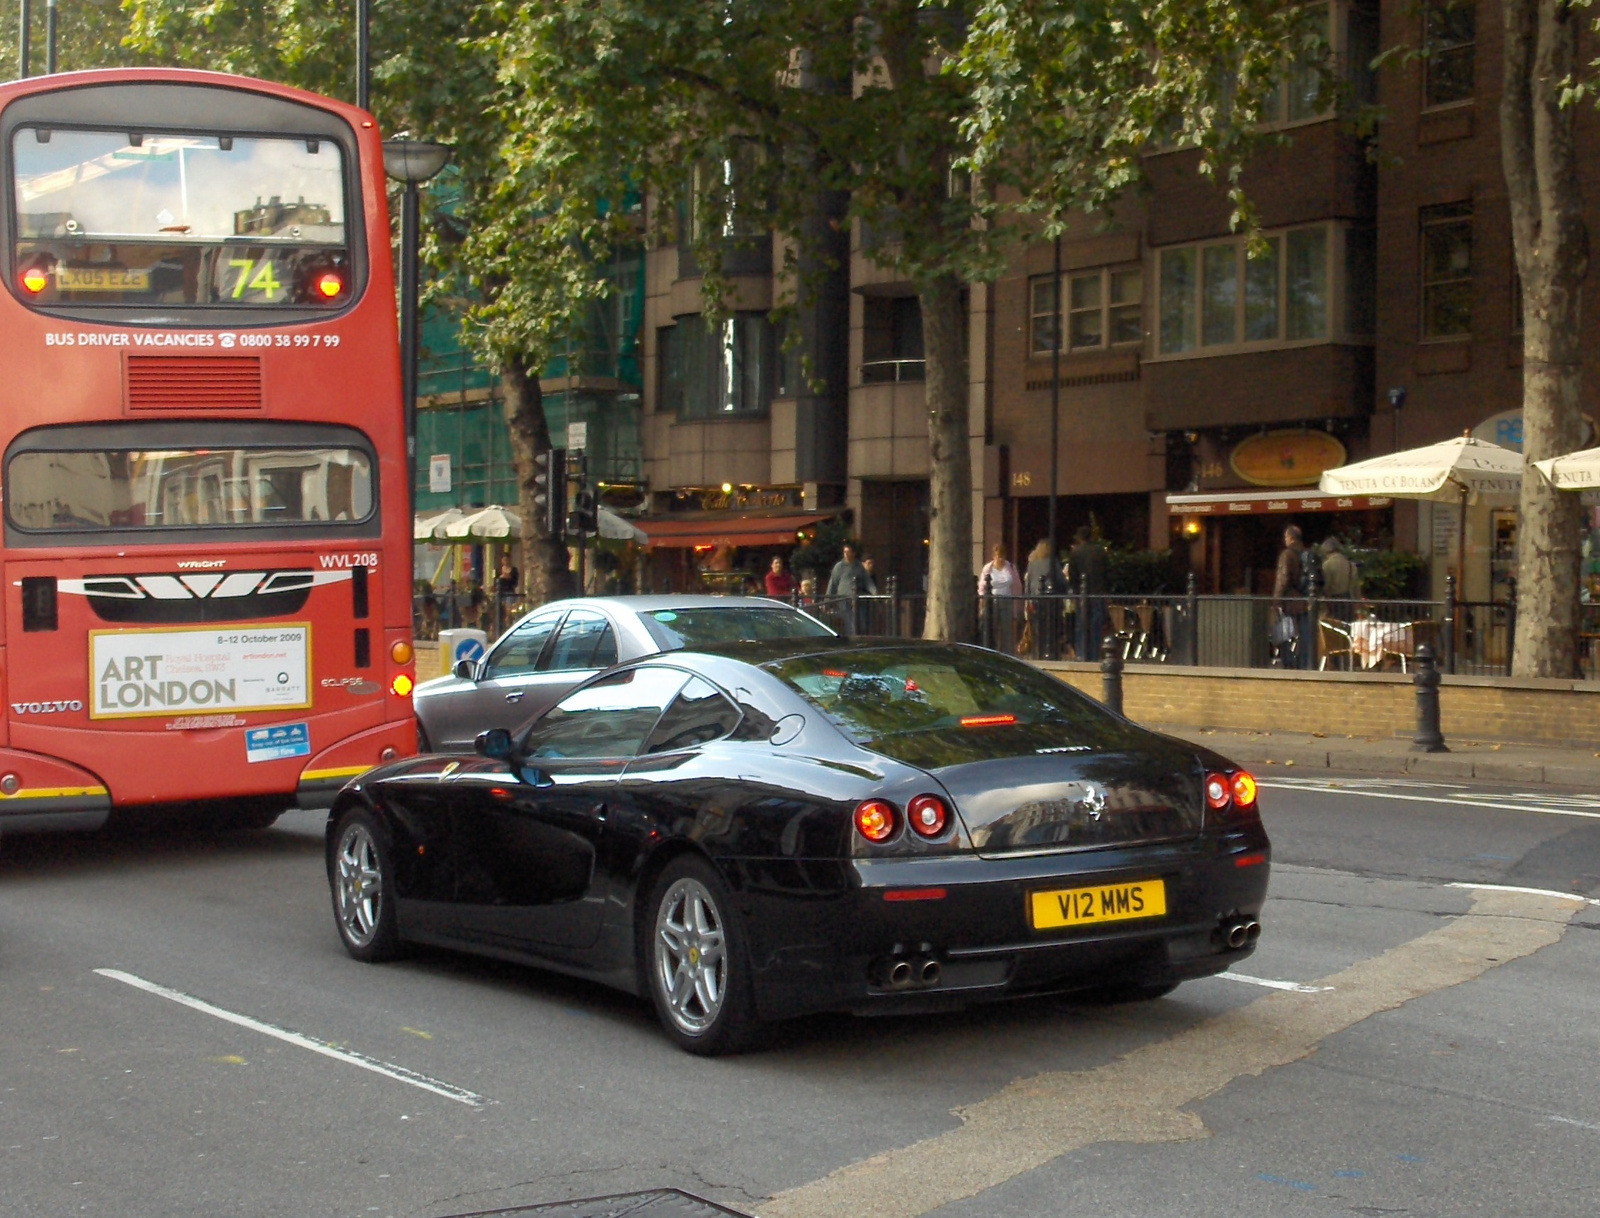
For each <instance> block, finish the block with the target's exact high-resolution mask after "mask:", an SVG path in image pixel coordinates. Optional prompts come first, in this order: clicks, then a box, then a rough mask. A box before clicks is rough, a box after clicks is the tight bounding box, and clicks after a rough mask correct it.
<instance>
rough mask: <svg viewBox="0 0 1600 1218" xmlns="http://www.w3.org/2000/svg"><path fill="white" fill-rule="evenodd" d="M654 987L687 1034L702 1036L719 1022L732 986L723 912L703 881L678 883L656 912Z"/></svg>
mask: <svg viewBox="0 0 1600 1218" xmlns="http://www.w3.org/2000/svg"><path fill="white" fill-rule="evenodd" d="M655 967H656V984H657V985H658V986H660V988H661V996H662V997H663V998H664V999H665V1000H666V1005H667V1017H668V1018H669V1019H671V1020H672V1022H673V1024H674V1026H676V1027H677V1028H678V1030H679V1031H681V1032H682V1033H684V1034H685V1035H686V1036H700V1035H702V1034H704V1033H705V1031H706V1030H707V1029H708V1028H710V1027H711V1025H712V1024H713V1023H715V1022H716V1020H717V1013H718V1012H719V1011H721V1010H722V1000H723V995H724V994H725V993H726V987H727V983H728V952H727V940H726V939H725V937H724V935H723V923H722V913H721V911H720V910H719V909H718V908H717V903H716V900H715V899H714V898H713V897H712V895H711V892H710V890H709V889H707V888H706V886H705V885H704V884H702V883H701V882H700V881H699V880H696V879H691V878H690V877H688V876H685V877H684V878H683V879H680V880H678V881H677V882H676V883H675V884H673V885H672V887H671V888H669V889H667V892H666V895H665V896H663V897H662V898H661V905H660V907H659V908H658V909H657V910H656V934H655Z"/></svg>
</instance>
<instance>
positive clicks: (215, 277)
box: [11, 127, 351, 308]
mask: <svg viewBox="0 0 1600 1218" xmlns="http://www.w3.org/2000/svg"><path fill="white" fill-rule="evenodd" d="M11 164H12V172H13V175H14V178H13V191H14V198H15V205H16V216H17V245H16V266H17V270H18V277H19V286H20V288H21V295H22V297H23V298H24V299H25V300H27V301H28V302H30V303H36V304H43V305H50V304H72V305H75V306H82V305H90V306H93V305H150V304H156V305H200V306H218V307H229V306H233V307H238V306H247V307H250V308H261V307H264V306H265V307H272V306H293V307H299V308H304V307H305V306H307V305H321V306H324V307H326V306H336V305H341V304H344V303H346V302H347V301H348V298H349V295H350V286H351V285H350V283H349V269H350V258H349V246H348V240H347V234H346V225H345V200H346V195H347V192H346V174H345V165H344V154H343V152H342V150H341V149H340V147H339V145H338V144H337V143H335V142H334V141H332V140H327V139H315V138H310V139H291V138H278V137H260V136H242V135H241V136H227V135H214V136H207V135H162V134H157V133H151V132H144V133H140V132H127V131H105V130H98V131H85V130H64V129H60V128H49V127H23V128H19V129H18V130H17V131H16V133H15V134H14V136H13V138H12V147H11Z"/></svg>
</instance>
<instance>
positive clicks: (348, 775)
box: [295, 719, 417, 809]
mask: <svg viewBox="0 0 1600 1218" xmlns="http://www.w3.org/2000/svg"><path fill="white" fill-rule="evenodd" d="M416 751H417V725H416V721H415V720H413V719H404V720H400V721H397V722H393V723H385V724H384V725H383V726H382V727H375V728H371V729H370V730H368V731H365V732H358V733H357V734H356V735H354V736H346V737H345V738H344V739H343V740H341V741H339V743H338V744H335V745H332V746H330V747H329V748H326V749H323V750H322V752H320V753H318V754H317V755H316V756H315V757H313V758H312V759H311V762H310V764H309V765H307V766H306V768H305V769H304V770H302V771H300V783H299V786H298V787H297V788H296V791H295V801H296V802H297V803H298V804H299V806H300V807H302V808H305V809H321V808H330V807H332V806H333V797H334V796H335V795H337V794H338V793H339V792H340V790H341V789H343V787H344V785H345V783H347V782H349V781H350V780H351V779H352V778H355V777H358V776H359V775H361V774H365V773H366V772H367V771H368V770H370V769H372V767H373V766H376V765H383V764H385V763H386V762H390V761H394V760H396V759H397V758H400V757H410V756H411V755H412V754H413V753H415V752H416Z"/></svg>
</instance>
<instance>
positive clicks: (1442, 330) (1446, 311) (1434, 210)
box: [1421, 203, 1472, 338]
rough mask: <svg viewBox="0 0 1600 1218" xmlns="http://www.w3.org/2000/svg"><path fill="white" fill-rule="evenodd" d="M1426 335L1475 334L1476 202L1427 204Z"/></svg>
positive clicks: (1424, 234) (1423, 222)
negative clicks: (1473, 327) (1473, 288)
mask: <svg viewBox="0 0 1600 1218" xmlns="http://www.w3.org/2000/svg"><path fill="white" fill-rule="evenodd" d="M1421 226H1422V337H1423V338H1459V337H1463V336H1465V335H1469V334H1471V333H1472V204H1471V203H1446V204H1444V205H1443V206H1440V207H1424V208H1423V209H1422V213H1421Z"/></svg>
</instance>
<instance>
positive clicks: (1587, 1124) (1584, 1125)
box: [1545, 1113, 1600, 1133]
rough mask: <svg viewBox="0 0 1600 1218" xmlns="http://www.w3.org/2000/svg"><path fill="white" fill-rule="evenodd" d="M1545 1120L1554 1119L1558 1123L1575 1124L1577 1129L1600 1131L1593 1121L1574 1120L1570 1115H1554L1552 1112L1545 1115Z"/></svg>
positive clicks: (1599, 1126) (1599, 1127)
mask: <svg viewBox="0 0 1600 1218" xmlns="http://www.w3.org/2000/svg"><path fill="white" fill-rule="evenodd" d="M1545 1120H1547V1121H1555V1122H1556V1123H1557V1124H1560V1125H1576V1126H1577V1127H1578V1128H1579V1129H1592V1130H1594V1131H1595V1132H1597V1133H1600V1125H1596V1124H1595V1123H1594V1122H1593V1121H1575V1120H1573V1119H1572V1118H1571V1117H1564V1116H1556V1115H1555V1114H1554V1113H1552V1114H1551V1115H1549V1116H1547V1117H1545Z"/></svg>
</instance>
